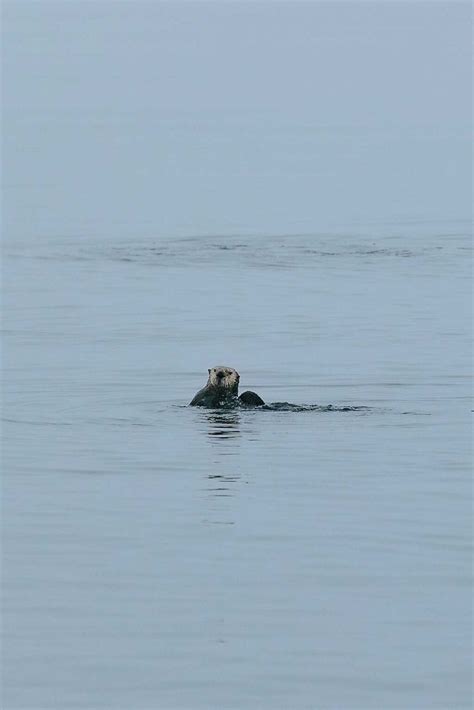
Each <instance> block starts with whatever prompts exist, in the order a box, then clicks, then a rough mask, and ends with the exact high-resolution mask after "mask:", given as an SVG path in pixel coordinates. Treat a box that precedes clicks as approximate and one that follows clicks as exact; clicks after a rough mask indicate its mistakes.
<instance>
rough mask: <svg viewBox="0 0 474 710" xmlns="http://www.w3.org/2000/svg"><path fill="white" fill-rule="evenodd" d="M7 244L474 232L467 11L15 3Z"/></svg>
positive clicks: (10, 37)
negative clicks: (372, 230)
mask: <svg viewBox="0 0 474 710" xmlns="http://www.w3.org/2000/svg"><path fill="white" fill-rule="evenodd" d="M3 32H4V47H3V60H4V66H5V69H4V77H5V86H4V98H3V109H4V129H3V131H4V151H5V152H4V157H5V168H4V170H5V174H4V183H5V210H6V229H7V233H8V236H9V237H10V238H23V237H24V238H30V237H35V238H40V237H42V236H45V235H59V236H60V235H64V236H67V235H69V234H74V233H75V234H81V235H84V236H87V235H89V236H91V235H92V236H96V235H99V236H100V235H103V236H112V235H117V236H122V237H123V236H125V237H126V236H128V235H132V234H136V235H144V234H156V235H158V234H199V233H227V232H229V233H230V232H238V231H247V232H253V231H255V232H258V233H262V232H269V233H285V232H288V231H321V230H324V229H327V228H329V227H334V226H337V225H347V226H348V227H349V228H350V227H351V225H352V224H356V223H358V224H360V223H365V222H367V223H368V222H373V221H391V220H394V221H397V220H428V221H429V220H435V221H436V220H452V219H463V218H467V217H469V213H470V170H471V156H470V125H469V124H470V106H471V90H470V86H471V77H470V65H471V56H470V3H456V2H452V1H450V2H446V3H441V2H437V3H436V2H420V3H417V2H377V3H371V2H363V3H358V2H349V3H345V2H305V3H298V2H291V3H283V2H262V3H260V2H248V3H246V2H220V3H217V2H214V3H200V2H189V3H184V2H179V1H176V2H141V1H140V0H133V2H102V1H101V2H94V1H89V2H82V1H77V2H76V1H75V0H70V1H69V2H64V1H61V2H55V3H50V2H47V1H45V0H42V2H28V1H22V2H18V1H16V0H15V2H7V3H4V22H3Z"/></svg>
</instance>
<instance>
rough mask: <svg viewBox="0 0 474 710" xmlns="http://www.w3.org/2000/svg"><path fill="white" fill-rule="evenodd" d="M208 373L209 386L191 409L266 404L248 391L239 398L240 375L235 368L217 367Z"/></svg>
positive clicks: (210, 369) (196, 399)
mask: <svg viewBox="0 0 474 710" xmlns="http://www.w3.org/2000/svg"><path fill="white" fill-rule="evenodd" d="M208 372H209V378H208V380H207V384H206V386H205V387H203V389H202V390H199V392H198V393H197V394H196V395H195V397H194V398H193V399H192V401H191V402H190V406H191V407H209V408H211V409H215V408H216V407H222V406H229V405H233V404H235V405H239V404H240V405H242V406H243V407H261V406H262V405H264V404H265V402H264V401H263V399H262V398H261V397H259V396H258V394H256V393H255V392H250V391H247V392H243V393H242V394H241V395H240V397H239V396H238V394H239V380H240V375H239V373H238V372H237V370H234V368H233V367H225V366H224V365H216V367H211V368H209V370H208Z"/></svg>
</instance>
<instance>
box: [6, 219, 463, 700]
mask: <svg viewBox="0 0 474 710" xmlns="http://www.w3.org/2000/svg"><path fill="white" fill-rule="evenodd" d="M453 230H455V231H453ZM408 231H409V234H405V236H400V229H399V231H398V232H397V230H393V232H391V233H390V234H388V235H387V236H385V237H382V236H379V237H378V238H377V239H374V238H373V237H370V238H368V237H364V236H360V235H348V236H344V235H333V236H327V235H326V236H324V235H323V236H318V235H308V236H297V235H295V236H285V237H248V236H247V237H244V236H239V237H226V238H223V237H218V236H216V237H212V238H204V237H195V238H189V239H182V240H176V239H173V240H168V239H153V238H150V239H148V240H145V241H142V242H137V243H135V244H134V245H133V246H131V245H130V244H127V243H121V244H118V243H117V242H116V241H112V242H109V243H107V242H103V243H95V244H90V243H88V244H86V245H81V244H79V243H78V242H73V243H66V242H61V243H57V242H56V243H51V244H49V245H47V246H44V247H42V248H41V249H40V248H38V247H35V246H30V247H29V248H25V247H18V248H17V249H13V248H11V249H9V250H8V253H7V254H6V256H5V276H6V280H7V297H6V304H5V305H6V311H7V318H6V320H7V323H6V327H7V335H6V339H5V342H6V355H5V373H6V383H5V400H6V401H5V408H4V409H5V417H6V421H5V423H4V433H5V436H6V440H7V444H6V448H5V452H4V454H5V455H4V459H5V472H6V475H5V479H4V501H5V504H6V505H5V526H4V533H3V543H4V559H5V562H4V589H5V614H4V627H5V629H4V630H5V634H6V641H5V647H4V670H5V687H4V693H5V699H6V700H5V707H7V708H37V707H41V708H53V707H54V708H75V707H80V708H118V707H120V708H122V707H123V708H140V709H141V708H147V709H148V708H193V709H194V708H196V709H197V708H239V709H240V708H290V707H291V708H382V707H383V708H425V707H426V708H431V707H437V708H461V707H468V706H469V676H470V644H471V627H470V592H469V577H470V569H469V567H470V565H469V560H470V553H469V547H470V529H471V528H470V515H471V499H470V475H469V430H468V427H469V417H470V416H471V415H470V409H471V407H472V405H471V404H470V400H469V379H468V378H469V358H468V347H469V346H468V339H467V333H466V319H467V316H468V313H467V305H468V287H469V260H468V259H467V255H468V248H469V241H468V240H467V239H466V238H465V236H464V234H463V232H462V229H461V226H460V225H455V226H452V228H451V231H449V230H447V229H445V230H444V231H435V230H434V229H432V231H431V232H430V233H429V234H428V235H421V236H420V235H419V233H418V232H419V231H422V229H421V227H418V228H417V227H413V228H411V229H410V230H408ZM25 285H27V286H28V288H26V289H25ZM219 362H223V363H228V364H230V365H232V366H234V367H236V368H238V369H239V371H240V373H241V378H242V386H243V388H247V387H250V388H255V389H256V390H257V391H258V392H260V393H261V394H262V396H263V397H264V398H265V400H266V401H268V402H272V401H289V402H293V403H306V404H315V403H317V404H322V405H326V404H333V405H335V406H339V405H350V406H354V405H365V406H367V407H369V408H370V409H368V410H363V411H358V412H317V411H312V412H271V411H237V412H225V413H222V412H215V411H203V410H199V409H194V408H193V409H191V408H187V407H186V406H185V405H186V404H187V403H188V402H189V400H190V398H191V397H192V396H193V394H194V393H195V391H197V389H199V388H200V387H201V386H202V384H203V383H204V381H205V379H206V375H207V372H206V370H207V367H208V366H211V365H213V364H215V363H219Z"/></svg>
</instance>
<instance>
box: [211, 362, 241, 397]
mask: <svg viewBox="0 0 474 710" xmlns="http://www.w3.org/2000/svg"><path fill="white" fill-rule="evenodd" d="M208 372H209V379H208V381H207V384H208V385H209V386H211V387H219V388H220V389H221V388H222V389H224V390H226V391H227V392H228V393H229V394H233V395H236V396H237V393H238V390H239V379H240V375H239V373H238V372H237V370H234V368H233V367H225V366H224V365H216V367H210V368H209V370H208Z"/></svg>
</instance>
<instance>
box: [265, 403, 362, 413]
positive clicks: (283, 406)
mask: <svg viewBox="0 0 474 710" xmlns="http://www.w3.org/2000/svg"><path fill="white" fill-rule="evenodd" d="M258 409H261V410H265V411H267V412H368V411H370V410H371V409H372V408H371V407H365V406H341V407H338V406H335V405H333V404H327V405H321V404H291V403H290V402H272V403H271V404H265V405H264V406H263V407H258Z"/></svg>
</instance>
